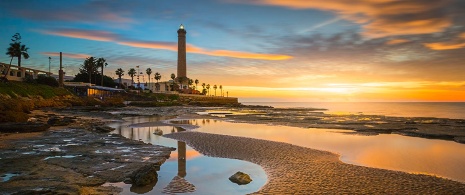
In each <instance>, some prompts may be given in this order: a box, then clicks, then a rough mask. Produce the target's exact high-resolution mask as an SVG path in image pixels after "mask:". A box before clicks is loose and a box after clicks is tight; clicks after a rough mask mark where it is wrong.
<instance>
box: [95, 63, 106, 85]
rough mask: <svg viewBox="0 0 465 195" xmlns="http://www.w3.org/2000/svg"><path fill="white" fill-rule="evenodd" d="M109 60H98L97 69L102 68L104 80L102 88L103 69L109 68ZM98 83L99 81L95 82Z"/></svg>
mask: <svg viewBox="0 0 465 195" xmlns="http://www.w3.org/2000/svg"><path fill="white" fill-rule="evenodd" d="M106 61H107V60H105V58H99V59H97V67H100V68H102V80H101V86H103V67H104V66H108V63H106ZM95 83H97V81H95Z"/></svg>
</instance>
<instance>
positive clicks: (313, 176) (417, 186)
mask: <svg viewBox="0 0 465 195" xmlns="http://www.w3.org/2000/svg"><path fill="white" fill-rule="evenodd" d="M165 137H169V138H173V139H178V140H181V141H184V142H186V143H187V144H188V145H190V146H191V147H193V148H195V149H196V150H197V151H199V152H201V153H203V154H205V155H207V156H213V157H222V158H231V159H239V160H245V161H249V162H252V163H256V164H258V165H260V166H262V167H263V169H264V170H265V171H266V172H267V174H268V179H269V180H268V182H267V184H266V185H265V186H263V187H262V188H261V189H260V190H259V191H257V192H255V194H462V193H463V192H464V191H465V184H464V183H460V182H456V181H452V180H448V179H444V178H439V177H435V176H429V175H422V174H410V173H405V172H400V171H390V170H384V169H377V168H369V167H363V166H357V165H351V164H346V163H343V162H342V161H340V160H339V156H338V155H336V154H333V153H330V152H326V151H320V150H314V149H310V148H305V147H300V146H295V145H291V144H287V143H281V142H273V141H266V140H259V139H252V138H243V137H235V136H227V135H216V134H209V133H200V132H189V131H187V132H180V133H173V134H168V135H165Z"/></svg>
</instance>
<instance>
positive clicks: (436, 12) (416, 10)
mask: <svg viewBox="0 0 465 195" xmlns="http://www.w3.org/2000/svg"><path fill="white" fill-rule="evenodd" d="M241 2H243V3H253V4H258V5H271V6H281V7H287V8H291V9H318V10H325V11H330V12H334V13H336V14H338V15H339V16H340V17H341V18H343V19H346V20H349V21H352V22H355V23H357V24H361V25H362V28H363V29H364V31H363V34H364V35H365V36H367V37H373V38H379V37H386V36H395V35H414V34H430V33H436V32H442V31H444V30H445V29H446V28H448V27H450V26H451V25H452V19H451V16H448V15H446V14H445V12H444V11H443V10H444V9H446V8H447V6H448V5H449V3H450V1H449V0H437V1H430V0H409V1H403V0H382V1H380V0H352V1H347V0H331V1H328V0H311V1H309V0H292V1H281V0H252V1H248V0H247V1H245V0H243V1H241Z"/></svg>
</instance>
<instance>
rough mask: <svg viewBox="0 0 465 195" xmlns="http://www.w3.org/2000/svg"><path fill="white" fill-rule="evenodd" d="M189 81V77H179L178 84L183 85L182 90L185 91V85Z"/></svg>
mask: <svg viewBox="0 0 465 195" xmlns="http://www.w3.org/2000/svg"><path fill="white" fill-rule="evenodd" d="M188 80H189V79H188V78H187V77H178V82H179V84H181V89H184V87H183V84H184V83H186V81H188Z"/></svg>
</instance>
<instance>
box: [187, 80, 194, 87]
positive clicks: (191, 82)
mask: <svg viewBox="0 0 465 195" xmlns="http://www.w3.org/2000/svg"><path fill="white" fill-rule="evenodd" d="M187 84H188V85H189V87H190V86H191V85H192V88H194V80H192V79H189V81H187Z"/></svg>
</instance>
